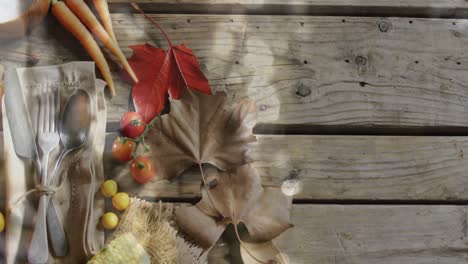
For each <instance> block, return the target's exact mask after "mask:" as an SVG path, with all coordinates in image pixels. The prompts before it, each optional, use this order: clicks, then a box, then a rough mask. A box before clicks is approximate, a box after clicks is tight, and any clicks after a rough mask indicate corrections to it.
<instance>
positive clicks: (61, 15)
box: [52, 0, 115, 95]
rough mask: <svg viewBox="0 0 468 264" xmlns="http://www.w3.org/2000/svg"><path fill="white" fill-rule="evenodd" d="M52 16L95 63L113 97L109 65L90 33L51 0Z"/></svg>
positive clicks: (76, 19)
mask: <svg viewBox="0 0 468 264" xmlns="http://www.w3.org/2000/svg"><path fill="white" fill-rule="evenodd" d="M52 14H53V15H54V16H55V17H56V18H57V20H58V21H59V22H60V24H62V26H63V27H64V28H65V29H66V30H68V31H69V32H70V33H72V34H73V36H75V38H77V39H78V41H79V42H80V43H81V45H83V47H84V48H85V50H86V51H87V52H88V54H89V55H90V56H91V58H92V59H93V60H94V62H96V65H97V67H98V68H99V70H100V71H101V74H102V76H103V77H104V80H106V82H107V85H108V86H109V89H110V91H111V93H112V95H115V87H114V82H113V81H112V75H111V72H110V69H109V65H108V64H107V61H106V59H105V58H104V54H102V51H101V49H100V48H99V46H98V44H97V43H96V41H95V40H94V38H93V36H92V35H91V33H89V31H88V30H87V29H86V27H85V26H84V25H83V23H81V21H80V20H79V19H78V18H77V17H76V16H75V14H73V12H72V11H71V10H70V9H69V8H68V7H67V5H65V3H63V2H60V1H57V0H52Z"/></svg>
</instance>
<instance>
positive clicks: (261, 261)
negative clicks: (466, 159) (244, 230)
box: [232, 223, 271, 264]
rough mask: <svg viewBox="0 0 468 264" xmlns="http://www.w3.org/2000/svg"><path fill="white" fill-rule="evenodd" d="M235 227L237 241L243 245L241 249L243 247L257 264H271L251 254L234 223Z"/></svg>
mask: <svg viewBox="0 0 468 264" xmlns="http://www.w3.org/2000/svg"><path fill="white" fill-rule="evenodd" d="M232 224H233V225H234V232H235V233H236V237H237V240H239V243H240V245H241V247H243V248H244V249H245V252H247V254H249V255H250V257H252V258H253V259H254V260H255V261H257V262H260V263H262V264H270V263H271V261H270V260H268V261H267V262H265V261H263V260H260V259H258V258H257V257H255V256H254V254H253V253H252V252H250V250H249V248H248V247H247V246H246V245H245V244H244V242H243V241H242V239H241V238H240V235H239V230H237V223H232Z"/></svg>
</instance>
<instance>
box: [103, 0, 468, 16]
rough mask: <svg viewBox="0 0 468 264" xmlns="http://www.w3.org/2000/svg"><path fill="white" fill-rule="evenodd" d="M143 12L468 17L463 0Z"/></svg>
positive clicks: (196, 1)
mask: <svg viewBox="0 0 468 264" xmlns="http://www.w3.org/2000/svg"><path fill="white" fill-rule="evenodd" d="M128 2H129V1H128V0H109V3H110V7H111V10H112V11H114V12H123V11H133V10H132V8H130V6H129V5H128ZM135 2H137V3H138V4H140V6H141V8H142V9H143V10H145V11H147V12H156V13H179V14H180V13H190V14H193V13H203V14H207V13H209V14H269V15H271V14H283V15H292V14H294V15H354V16H358V15H367V16H370V15H372V16H423V17H466V16H467V14H468V12H467V10H468V4H467V3H466V1H463V0H442V1H438V0H403V1H393V0H380V1H372V0H353V1H349V0H330V1H327V0H289V1H283V0H224V1H218V0H137V1H135Z"/></svg>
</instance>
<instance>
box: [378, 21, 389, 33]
mask: <svg viewBox="0 0 468 264" xmlns="http://www.w3.org/2000/svg"><path fill="white" fill-rule="evenodd" d="M389 29H390V23H388V22H387V21H382V22H380V23H379V30H380V31H381V32H387V31H388V30H389Z"/></svg>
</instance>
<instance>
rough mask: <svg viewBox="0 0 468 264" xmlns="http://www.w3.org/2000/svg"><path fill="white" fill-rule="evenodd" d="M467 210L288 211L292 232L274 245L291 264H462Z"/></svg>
mask: <svg viewBox="0 0 468 264" xmlns="http://www.w3.org/2000/svg"><path fill="white" fill-rule="evenodd" d="M467 210H468V208H467V207H466V206H362V205H360V206H358V205H355V206H342V205H294V207H293V209H292V222H293V223H294V224H295V227H294V228H292V229H290V230H289V231H286V232H285V233H283V235H282V236H281V237H280V238H279V239H277V244H278V246H279V247H280V248H281V249H282V250H283V251H284V253H286V254H287V255H288V257H289V259H290V261H291V263H323V264H328V263H330V264H331V263H346V264H348V263H349V264H351V263H359V264H374V263H386V264H401V263H413V264H430V263H434V264H436V263H437V264H453V263H466V262H467V261H468V240H467V236H466V234H467V225H466V221H467V212H468V211H467ZM214 263H221V262H214Z"/></svg>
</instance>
